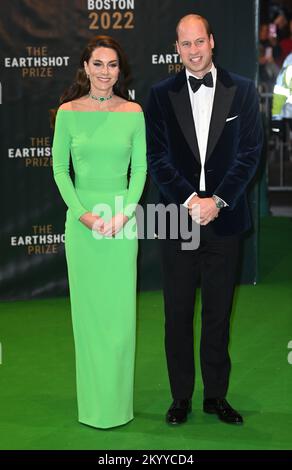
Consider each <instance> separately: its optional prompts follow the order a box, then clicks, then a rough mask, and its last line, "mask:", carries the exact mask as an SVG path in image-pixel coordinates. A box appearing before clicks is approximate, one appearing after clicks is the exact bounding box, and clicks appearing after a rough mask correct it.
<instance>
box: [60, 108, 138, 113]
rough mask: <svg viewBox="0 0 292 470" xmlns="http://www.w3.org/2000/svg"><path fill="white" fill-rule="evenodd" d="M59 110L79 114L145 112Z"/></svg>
mask: <svg viewBox="0 0 292 470" xmlns="http://www.w3.org/2000/svg"><path fill="white" fill-rule="evenodd" d="M59 111H64V112H65V113H78V114H143V111H77V110H76V109H59V110H58V112H59Z"/></svg>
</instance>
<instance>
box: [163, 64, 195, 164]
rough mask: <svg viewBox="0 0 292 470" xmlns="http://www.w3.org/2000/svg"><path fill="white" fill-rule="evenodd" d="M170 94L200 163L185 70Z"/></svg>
mask: <svg viewBox="0 0 292 470" xmlns="http://www.w3.org/2000/svg"><path fill="white" fill-rule="evenodd" d="M168 94H169V98H170V101H171V103H172V106H173V108H174V112H175V115H176V118H177V120H178V123H179V125H180V127H181V130H182V132H183V134H184V137H185V139H186V141H187V143H188V144H189V147H190V148H191V150H192V152H193V154H194V156H195V158H196V159H197V160H198V162H199V163H200V152H199V147H198V141H197V135H196V130H195V124H194V119H193V112H192V107H191V103H190V97H189V90H188V85H187V81H186V74H185V71H184V70H183V71H182V72H179V73H178V75H177V76H176V79H175V83H174V86H173V88H172V89H171V90H169V92H168Z"/></svg>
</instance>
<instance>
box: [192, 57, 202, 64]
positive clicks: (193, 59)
mask: <svg viewBox="0 0 292 470" xmlns="http://www.w3.org/2000/svg"><path fill="white" fill-rule="evenodd" d="M201 59H202V57H201V56H200V57H191V58H190V61H191V62H193V63H194V64H197V63H198V62H200V60H201Z"/></svg>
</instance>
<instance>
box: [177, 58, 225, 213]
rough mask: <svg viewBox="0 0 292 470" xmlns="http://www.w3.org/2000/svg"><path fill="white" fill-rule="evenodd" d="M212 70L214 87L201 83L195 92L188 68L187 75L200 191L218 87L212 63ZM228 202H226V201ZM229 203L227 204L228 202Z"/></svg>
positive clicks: (189, 198) (203, 184) (202, 183)
mask: <svg viewBox="0 0 292 470" xmlns="http://www.w3.org/2000/svg"><path fill="white" fill-rule="evenodd" d="M210 72H211V74H212V77H213V87H207V86H205V85H201V86H200V88H199V89H198V90H197V91H196V93H194V92H193V90H192V88H191V85H190V82H189V77H191V76H194V77H195V78H200V77H196V76H195V75H192V74H191V73H190V72H189V71H188V70H187V69H186V77H187V84H188V90H189V96H190V102H191V106H192V111H193V118H194V124H195V129H196V134H197V141H198V147H199V152H200V160H201V174H200V185H199V189H200V191H206V180H205V160H206V153H207V144H208V136H209V128H210V122H211V116H212V110H213V103H214V95H215V88H216V80H217V70H216V68H215V66H214V64H213V63H212V67H211V69H210ZM196 195H197V193H192V194H191V195H190V196H189V197H188V198H187V200H186V201H185V202H184V204H183V205H184V206H185V207H188V202H189V201H190V200H191V199H192V197H193V196H196ZM225 204H226V203H225ZM226 205H227V204H226Z"/></svg>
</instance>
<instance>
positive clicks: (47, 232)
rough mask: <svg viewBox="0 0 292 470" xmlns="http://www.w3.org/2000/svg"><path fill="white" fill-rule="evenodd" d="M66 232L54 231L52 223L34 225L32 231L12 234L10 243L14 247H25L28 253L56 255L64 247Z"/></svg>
mask: <svg viewBox="0 0 292 470" xmlns="http://www.w3.org/2000/svg"><path fill="white" fill-rule="evenodd" d="M64 242H65V234H64V233H54V227H53V225H52V224H46V225H33V226H32V227H31V233H28V234H21V235H12V236H11V237H10V244H11V246H12V247H13V248H18V249H25V251H26V252H27V254H28V255H48V254H52V255H55V254H56V253H58V252H59V249H60V247H62V249H63V245H64Z"/></svg>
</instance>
